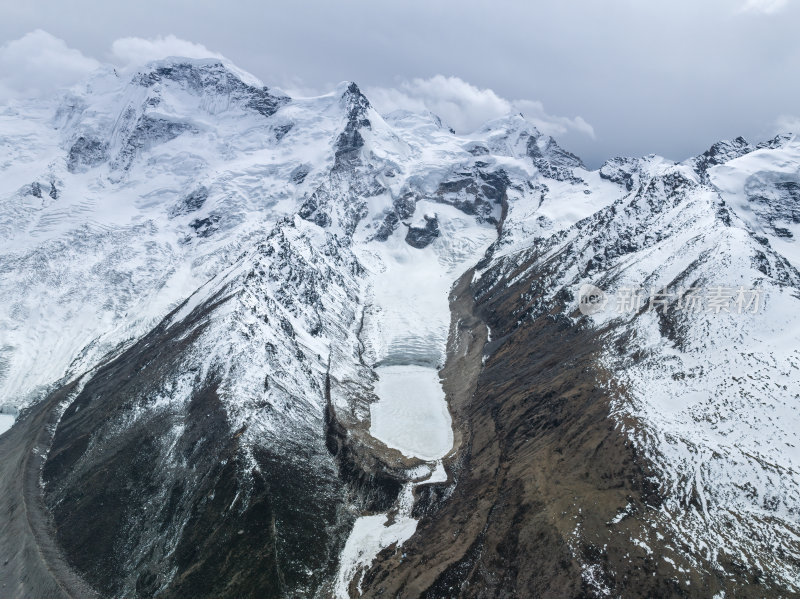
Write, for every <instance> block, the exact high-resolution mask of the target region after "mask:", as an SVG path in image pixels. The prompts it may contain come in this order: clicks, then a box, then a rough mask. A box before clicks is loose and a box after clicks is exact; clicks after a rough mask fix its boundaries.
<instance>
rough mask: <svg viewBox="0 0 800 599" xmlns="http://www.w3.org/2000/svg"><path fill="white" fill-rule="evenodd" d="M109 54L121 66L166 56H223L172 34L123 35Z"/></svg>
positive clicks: (221, 57) (113, 45) (112, 46)
mask: <svg viewBox="0 0 800 599" xmlns="http://www.w3.org/2000/svg"><path fill="white" fill-rule="evenodd" d="M111 55H112V57H113V59H114V62H116V63H117V64H120V65H122V66H127V65H130V66H138V65H142V64H145V63H147V62H150V61H152V60H159V59H162V58H167V57H168V56H182V57H185V58H220V59H224V58H225V57H224V56H222V54H219V53H217V52H213V51H211V50H209V49H208V48H206V47H205V46H204V45H203V44H196V43H195V42H190V41H187V40H182V39H180V38H179V37H175V36H174V35H167V36H164V37H156V38H150V39H145V38H142V37H123V38H120V39H118V40H116V41H115V42H114V43H112V44H111Z"/></svg>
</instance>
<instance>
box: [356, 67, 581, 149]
mask: <svg viewBox="0 0 800 599" xmlns="http://www.w3.org/2000/svg"><path fill="white" fill-rule="evenodd" d="M365 92H366V95H367V97H368V98H369V99H370V101H371V102H372V103H373V105H374V106H375V108H376V109H377V110H378V111H379V112H381V113H383V114H388V113H389V112H392V111H394V110H409V111H411V112H425V111H430V112H433V113H434V114H436V115H437V116H439V117H441V118H442V119H443V120H444V121H445V123H447V124H448V125H450V126H451V127H453V128H454V129H455V130H456V131H458V132H459V133H468V132H471V131H474V130H475V129H477V128H478V127H480V126H481V125H482V124H483V123H485V122H486V121H489V120H491V119H495V118H499V117H502V116H505V115H507V114H509V113H511V112H521V113H522V114H523V115H524V116H525V118H526V119H528V120H529V121H530V122H531V123H533V124H534V125H535V126H536V128H537V129H539V130H540V131H541V132H542V133H545V134H547V135H563V134H565V133H567V132H569V131H575V132H579V133H583V134H585V135H588V136H589V137H592V138H594V129H593V128H592V126H591V125H590V124H589V123H587V122H586V121H585V120H584V119H582V118H581V117H579V116H577V117H574V118H570V117H563V116H554V115H551V114H548V113H547V112H546V111H545V109H544V105H543V104H542V103H541V102H538V101H532V100H513V101H511V100H506V99H505V98H502V97H500V96H498V95H497V94H496V93H495V92H494V91H493V90H491V89H481V88H478V87H476V86H474V85H471V84H470V83H467V82H466V81H464V80H463V79H460V78H459V77H445V76H444V75H435V76H434V77H431V78H429V79H412V80H411V81H403V82H401V83H400V84H399V85H398V86H397V87H372V88H367V89H366V90H365Z"/></svg>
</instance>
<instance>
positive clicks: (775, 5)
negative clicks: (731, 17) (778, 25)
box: [739, 0, 789, 15]
mask: <svg viewBox="0 0 800 599" xmlns="http://www.w3.org/2000/svg"><path fill="white" fill-rule="evenodd" d="M788 3H789V0H746V1H745V3H744V4H742V6H741V7H740V8H739V12H742V13H757V14H762V15H774V14H775V13H777V12H780V11H781V10H783V9H784V8H786V5H787V4H788Z"/></svg>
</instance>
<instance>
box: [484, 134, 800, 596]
mask: <svg viewBox="0 0 800 599" xmlns="http://www.w3.org/2000/svg"><path fill="white" fill-rule="evenodd" d="M798 151H800V142H798V141H797V140H796V139H795V138H794V137H792V136H790V137H784V138H779V139H776V140H773V142H770V143H767V144H762V145H760V146H758V147H755V146H751V145H750V144H748V143H747V142H745V141H744V140H741V139H740V140H735V141H734V142H720V143H719V144H715V145H714V146H713V147H712V148H711V150H709V151H708V152H706V153H705V154H703V155H702V156H701V157H699V158H698V159H694V160H691V161H687V162H685V163H682V164H673V163H669V162H667V161H663V160H660V159H655V158H650V157H648V158H645V159H641V160H630V159H615V160H613V161H609V162H608V163H606V165H604V166H603V168H602V169H601V171H600V174H601V176H602V177H603V178H604V179H607V180H611V181H614V182H617V183H620V184H622V185H625V187H626V189H628V190H629V191H630V193H629V194H628V195H627V196H625V197H623V198H620V199H618V200H616V201H615V202H613V203H612V204H611V205H609V206H608V207H606V208H604V209H602V210H600V211H598V212H597V213H595V214H593V215H592V216H590V217H589V218H586V219H584V220H581V221H579V222H577V223H576V224H575V225H574V226H572V227H570V228H567V229H565V230H563V231H562V232H560V233H558V234H556V235H553V236H552V237H550V238H549V239H545V240H540V241H538V242H536V243H535V244H534V245H533V246H532V247H530V248H528V249H525V250H522V251H521V252H518V253H515V254H509V255H501V256H500V257H499V258H497V259H496V260H495V262H494V263H493V265H492V266H491V267H490V268H489V269H488V270H487V271H485V274H484V276H483V279H481V280H480V281H479V283H478V284H479V289H480V293H481V294H491V293H492V290H493V288H494V287H495V286H497V285H501V286H508V285H524V284H526V281H528V280H529V278H531V279H532V280H533V282H532V283H529V285H530V289H529V291H528V292H527V293H526V295H525V296H524V297H525V298H527V303H526V304H525V305H520V307H519V311H520V313H519V318H520V319H522V318H527V317H531V316H533V317H537V316H540V315H542V314H546V313H548V312H551V311H556V312H561V314H562V315H563V317H566V318H567V319H568V320H569V321H571V322H574V323H577V322H578V321H579V320H580V319H582V318H588V319H590V322H591V324H592V326H594V327H596V329H597V330H598V331H599V332H600V334H602V335H603V339H604V349H603V351H602V356H601V358H600V361H601V365H602V367H603V369H604V371H605V372H607V373H608V376H609V377H611V378H612V380H613V384H611V385H609V387H608V392H609V393H611V394H612V395H613V396H614V397H615V398H616V399H615V400H614V405H613V417H614V418H615V419H616V420H617V422H618V423H619V426H620V427H621V430H622V431H623V432H624V433H625V434H626V435H628V436H629V437H630V439H631V441H632V442H633V443H634V444H635V446H636V447H637V449H638V450H639V451H641V452H642V453H643V454H644V455H645V456H646V457H647V459H648V463H650V464H652V465H653V466H654V467H655V471H656V476H657V479H656V480H654V482H655V483H656V484H657V485H658V487H659V489H660V492H661V493H662V495H663V497H664V503H663V508H662V510H661V511H660V512H654V513H653V514H652V515H651V517H652V518H653V524H654V526H655V525H657V526H658V527H659V528H661V527H664V528H666V529H668V530H671V531H672V533H671V534H672V535H673V538H674V539H676V540H675V542H676V543H679V544H681V545H682V546H683V549H682V550H680V551H683V552H684V553H683V554H684V556H686V557H688V559H689V560H690V561H692V563H694V564H695V565H697V566H698V567H702V565H701V564H700V563H699V562H697V561H696V559H697V557H698V556H703V558H704V559H707V560H708V561H709V562H710V563H711V564H714V567H715V568H720V569H722V570H723V571H724V568H725V567H726V566H725V565H724V564H728V563H731V562H733V563H737V564H741V565H742V567H744V568H746V569H748V571H752V572H756V573H757V572H768V573H769V578H770V580H769V584H774V585H775V586H776V587H777V588H791V589H797V588H800V579H798V577H797V572H796V569H794V568H793V567H792V566H791V560H792V559H797V557H798V556H800V547H798V545H797V538H798V525H797V519H796V514H797V510H798V509H800V477H798V475H797V473H798V472H800V454H798V453H797V447H798V446H800V438H798V431H800V420H799V418H800V416H799V414H800V413H799V412H798V401H800V385H799V382H800V376H798V368H800V353H798V351H800V350H798V348H800V321H798V314H799V313H800V273H799V272H798V270H797V268H796V264H797V262H796V256H797V254H796V252H797V246H796V243H797V242H796V241H795V238H794V235H793V234H791V231H792V230H793V229H792V227H794V226H795V223H794V220H795V218H796V217H795V213H794V210H795V209H796V207H797V203H796V200H795V199H794V191H795V187H794V186H795V185H796V184H797V182H798V180H800V156H799V155H798ZM511 214H513V212H512V213H511ZM787 233H789V234H787ZM588 284H591V285H594V286H596V287H599V288H600V289H601V290H603V291H605V292H606V293H609V294H610V295H612V296H614V295H616V296H620V297H621V296H623V295H624V294H623V292H624V290H626V289H642V295H643V298H644V303H643V304H642V308H641V309H638V310H637V309H634V310H629V311H627V312H625V311H618V310H614V309H613V306H609V307H608V308H607V309H606V310H604V311H601V312H599V313H596V314H593V315H592V316H590V317H583V316H581V314H580V313H579V312H578V310H577V308H578V301H579V298H580V296H579V293H580V289H581V288H582V286H584V285H588ZM719 288H724V289H729V288H733V289H737V288H742V289H748V290H756V291H757V292H758V294H759V296H760V297H761V298H762V301H761V303H760V304H759V305H758V306H757V309H753V310H741V311H739V310H736V308H735V306H731V308H730V309H729V310H722V311H720V312H719V313H716V312H715V311H709V310H708V309H706V308H703V309H701V310H688V309H686V307H685V303H684V304H681V301H682V296H681V294H682V293H683V294H685V293H686V292H687V290H690V289H696V290H714V289H719ZM662 290H663V291H662ZM667 290H668V291H669V292H670V293H671V295H667V296H665V297H666V298H667V302H666V306H656V308H655V309H648V305H647V302H648V301H649V299H650V297H651V296H652V295H653V293H666V292H667ZM681 290H683V291H681ZM731 301H732V300H731ZM682 305H683V306H684V307H683V308H682V307H681V306H682ZM505 333H507V332H502V334H505ZM632 423H635V424H632ZM662 530H663V529H662ZM576 534H578V533H577V532H576ZM653 534H655V533H653ZM659 534H660V533H659ZM653 538H655V537H653ZM650 540H651V539H648V538H641V539H632V540H631V541H632V542H636V543H644V544H645V545H647V544H648V543H649V542H650ZM779 556H784V557H779ZM785 556H793V557H792V558H789V559H785ZM664 559H665V560H666V559H667V558H666V557H665V558H664Z"/></svg>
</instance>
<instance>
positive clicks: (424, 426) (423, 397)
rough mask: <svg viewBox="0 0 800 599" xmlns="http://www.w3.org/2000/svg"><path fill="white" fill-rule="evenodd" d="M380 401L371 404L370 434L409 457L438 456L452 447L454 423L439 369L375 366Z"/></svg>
mask: <svg viewBox="0 0 800 599" xmlns="http://www.w3.org/2000/svg"><path fill="white" fill-rule="evenodd" d="M375 372H376V374H377V375H378V377H379V378H378V382H377V384H376V385H375V393H376V395H377V396H378V397H379V398H380V400H379V401H377V402H375V403H373V404H372V405H371V406H370V420H371V424H370V429H369V434H370V435H372V436H373V437H375V438H376V439H379V440H380V441H383V442H384V443H385V444H386V445H388V446H389V447H393V448H395V449H397V450H399V451H400V452H401V453H403V455H405V456H408V457H415V458H420V459H422V460H426V461H432V460H438V459H439V458H441V457H443V456H445V455H446V454H447V452H449V451H450V449H451V448H452V447H453V427H452V421H451V419H450V412H449V411H448V409H447V403H446V402H445V396H444V390H443V389H442V384H441V381H440V380H439V372H438V371H437V370H436V369H435V368H430V367H426V366H412V365H405V366H383V367H380V368H377V369H376V370H375Z"/></svg>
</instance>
